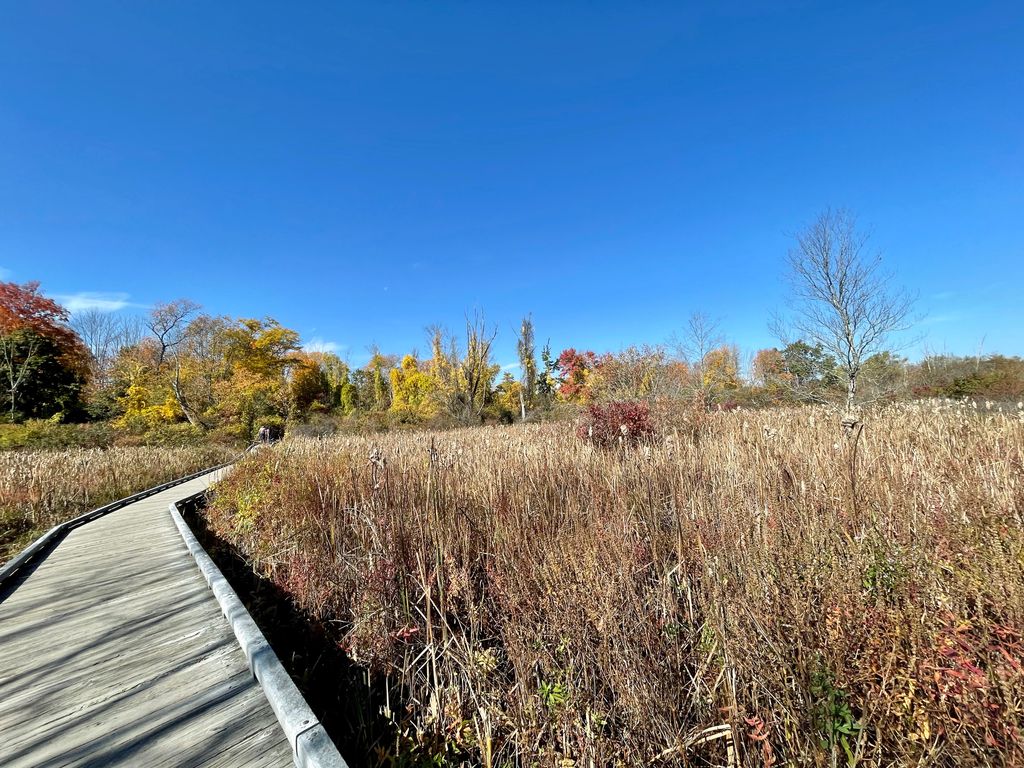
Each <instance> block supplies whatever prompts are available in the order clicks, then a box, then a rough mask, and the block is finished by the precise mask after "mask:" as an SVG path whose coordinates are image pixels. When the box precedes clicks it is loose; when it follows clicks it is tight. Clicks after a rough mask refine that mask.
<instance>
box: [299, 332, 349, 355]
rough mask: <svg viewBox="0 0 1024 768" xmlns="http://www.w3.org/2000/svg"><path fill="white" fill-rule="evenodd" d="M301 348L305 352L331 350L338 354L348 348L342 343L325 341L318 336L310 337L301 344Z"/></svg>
mask: <svg viewBox="0 0 1024 768" xmlns="http://www.w3.org/2000/svg"><path fill="white" fill-rule="evenodd" d="M302 348H303V349H304V350H306V351H307V352H333V353H334V354H338V353H339V352H343V351H344V350H346V349H348V347H346V346H345V345H344V344H339V343H338V342H336V341H327V340H326V339H321V338H320V337H319V336H314V337H313V338H312V339H310V340H309V341H307V342H306V343H305V344H303V345H302Z"/></svg>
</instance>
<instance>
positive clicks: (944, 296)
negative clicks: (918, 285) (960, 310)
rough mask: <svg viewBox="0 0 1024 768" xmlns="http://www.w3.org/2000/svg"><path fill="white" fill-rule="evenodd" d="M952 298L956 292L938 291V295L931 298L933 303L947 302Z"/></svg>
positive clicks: (934, 294) (935, 294)
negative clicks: (933, 300)
mask: <svg viewBox="0 0 1024 768" xmlns="http://www.w3.org/2000/svg"><path fill="white" fill-rule="evenodd" d="M954 296H956V291H939V292H938V293H933V294H932V298H933V299H935V301H947V300H948V299H952V298H953V297H954Z"/></svg>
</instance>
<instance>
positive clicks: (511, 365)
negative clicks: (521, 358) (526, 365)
mask: <svg viewBox="0 0 1024 768" xmlns="http://www.w3.org/2000/svg"><path fill="white" fill-rule="evenodd" d="M521 367H522V366H520V365H519V363H506V364H505V365H503V366H501V370H503V371H514V370H516V369H517V368H521Z"/></svg>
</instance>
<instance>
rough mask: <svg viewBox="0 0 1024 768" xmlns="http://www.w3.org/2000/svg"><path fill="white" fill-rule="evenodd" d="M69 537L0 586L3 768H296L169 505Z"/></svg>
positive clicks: (127, 511)
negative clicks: (15, 578) (22, 574)
mask: <svg viewBox="0 0 1024 768" xmlns="http://www.w3.org/2000/svg"><path fill="white" fill-rule="evenodd" d="M209 482H210V475H206V476H204V477H202V478H199V479H196V480H191V481H189V482H187V483H184V484H182V485H179V486H176V487H174V488H170V489H168V490H165V491H163V492H161V493H158V494H156V495H154V496H151V497H150V498H148V499H143V500H141V501H138V502H135V503H134V504H131V505H129V506H127V507H125V508H123V509H121V510H118V511H116V512H112V513H111V514H109V515H107V516H106V517H103V518H100V519H99V520H95V521H93V522H90V523H88V524H86V525H84V526H82V527H80V528H76V529H74V530H72V531H71V532H70V533H69V534H68V535H67V537H66V538H65V539H64V540H63V541H62V542H61V543H60V544H59V545H58V546H57V547H56V548H55V549H54V550H53V551H52V552H51V553H50V554H49V555H48V556H47V557H46V558H45V559H44V560H42V561H41V562H40V563H39V564H38V566H36V567H35V569H34V570H32V569H30V570H29V573H28V575H27V577H22V580H23V583H20V584H17V585H16V587H15V588H14V589H13V591H12V589H11V588H10V587H9V586H6V585H4V586H0V599H2V600H3V602H0V766H4V768H14V766H26V768H27V767H28V766H31V767H32V768H41V767H42V766H65V765H74V766H107V765H125V766H129V765H130V766H147V767H152V766H291V765H292V764H293V760H292V752H291V749H290V747H289V744H288V741H287V739H286V737H285V734H284V732H283V731H282V729H281V727H280V726H279V725H278V721H277V719H276V718H275V716H274V713H273V711H272V710H271V708H270V705H269V704H268V702H267V699H266V697H265V696H264V694H263V691H262V690H261V688H260V687H259V685H258V684H257V683H256V681H255V680H254V679H253V677H252V675H251V673H250V672H249V669H248V667H247V664H246V659H245V656H244V654H243V653H242V650H241V649H240V648H239V646H238V644H237V642H236V640H235V637H234V634H233V633H232V631H231V628H230V626H229V625H228V623H227V621H225V619H224V618H223V616H222V615H221V613H220V610H219V608H218V606H217V603H216V602H215V600H214V599H213V597H212V595H211V593H210V591H209V589H208V588H207V585H206V582H205V581H204V580H203V578H202V576H201V575H200V573H199V571H198V569H197V568H196V564H195V562H194V561H193V560H192V558H191V557H190V556H189V554H188V552H187V550H186V547H185V545H184V543H183V542H182V540H181V537H180V535H179V533H178V531H177V529H176V528H175V526H174V523H173V522H172V521H171V519H170V516H169V514H168V510H167V507H168V504H169V503H170V502H172V501H175V500H177V499H180V498H184V497H185V496H188V495H190V494H193V493H196V492H199V491H201V490H203V489H204V488H206V486H207V485H208V484H209Z"/></svg>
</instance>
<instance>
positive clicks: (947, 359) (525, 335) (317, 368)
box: [0, 283, 1024, 442]
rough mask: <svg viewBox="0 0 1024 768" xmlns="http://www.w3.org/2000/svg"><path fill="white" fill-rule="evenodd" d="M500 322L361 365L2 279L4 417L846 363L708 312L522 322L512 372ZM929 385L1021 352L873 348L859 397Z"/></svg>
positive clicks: (736, 396)
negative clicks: (580, 344) (573, 338)
mask: <svg viewBox="0 0 1024 768" xmlns="http://www.w3.org/2000/svg"><path fill="white" fill-rule="evenodd" d="M496 335H497V331H496V329H495V328H494V327H491V326H489V325H488V324H487V323H486V321H485V319H484V318H483V316H482V315H476V316H472V317H469V318H468V319H467V322H466V324H465V327H464V328H462V329H460V330H459V331H458V332H452V331H449V330H446V329H443V328H440V327H434V328H431V329H430V331H429V333H428V337H427V339H426V341H427V343H428V347H427V348H428V350H429V354H427V355H426V356H423V357H417V356H416V355H414V354H404V355H401V354H397V353H391V352H386V351H382V350H379V349H373V350H372V351H371V355H370V359H369V361H368V362H367V363H366V364H365V365H362V366H359V367H355V366H351V365H349V364H348V363H347V362H346V361H344V360H343V359H341V358H340V357H339V356H338V355H336V354H332V353H330V352H323V351H312V350H307V349H303V346H302V340H301V338H300V336H299V334H298V333H297V332H296V331H294V330H291V329H289V328H286V327H284V326H283V325H281V324H280V323H279V322H278V321H276V320H274V319H272V318H260V319H254V318H230V317H224V316H218V315H213V314H209V313H206V312H204V311H203V310H202V308H201V307H200V306H199V305H197V304H196V303H194V302H192V301H189V300H187V299H178V300H175V301H171V302H168V303H162V304H158V305H156V306H155V307H153V308H152V309H151V310H150V311H149V313H148V314H146V315H145V316H132V317H126V316H119V315H113V314H107V313H102V312H97V311H86V312H82V313H77V314H75V315H71V314H69V313H68V312H67V310H65V309H64V308H63V307H61V306H60V305H59V304H57V303H56V302H55V301H53V300H52V299H50V298H47V297H46V296H45V295H44V294H43V293H42V292H41V290H40V286H39V285H38V283H26V284H23V285H19V284H16V283H2V284H0V386H2V392H0V397H2V401H0V402H2V412H3V418H4V419H5V420H6V421H7V422H9V423H11V424H22V423H25V422H29V423H30V424H32V425H34V426H35V427H36V428H37V429H44V428H45V426H46V425H56V424H59V423H89V422H102V423H103V424H104V425H105V427H106V428H107V429H109V430H116V432H117V433H118V434H120V435H123V436H134V437H135V438H137V439H149V440H152V441H161V440H174V439H193V438H198V437H209V436H214V437H220V438H224V439H231V440H249V439H252V438H253V436H254V435H255V434H256V433H257V431H258V430H259V428H260V427H261V426H267V427H270V428H271V429H272V430H274V431H275V432H278V433H280V431H281V430H283V429H285V428H286V427H287V428H289V429H297V430H300V431H301V430H305V431H307V432H317V431H320V432H325V431H334V430H335V429H345V428H351V429H358V430H366V429H385V428H395V427H403V426H415V425H430V426H445V425H466V424H480V423H483V422H501V423H512V422H515V421H521V420H541V419H545V418H557V417H559V416H564V415H566V414H571V413H574V412H576V411H578V410H579V408H580V407H587V406H594V405H600V404H603V403H610V402H622V401H637V402H643V403H646V404H648V405H649V406H650V407H664V406H665V405H666V404H672V403H679V402H686V403H693V402H698V403H700V404H701V405H703V406H705V407H707V408H710V409H723V410H729V409H734V408H736V407H738V406H742V407H766V406H773V405H780V404H787V403H806V402H839V401H841V400H842V398H843V396H844V394H845V392H846V388H847V378H848V377H847V375H846V371H845V369H844V366H843V365H841V364H839V363H838V362H837V360H836V359H835V357H834V355H832V354H829V352H828V351H826V350H825V349H823V347H822V346H821V344H811V343H808V342H806V341H804V340H800V339H798V340H795V341H792V342H790V343H788V344H786V345H783V346H780V347H778V348H771V349H762V350H758V351H756V352H755V353H754V354H752V355H751V356H749V357H748V358H747V359H746V360H747V362H746V364H744V355H743V353H741V351H740V350H739V349H738V348H737V347H736V346H735V345H733V344H730V343H728V341H727V340H726V339H724V338H723V337H722V336H721V334H720V333H719V332H718V330H717V328H716V325H715V323H714V322H712V321H710V320H709V319H708V318H707V317H706V316H703V315H700V314H698V315H694V316H692V317H691V318H690V319H689V321H688V322H687V323H686V324H685V328H684V329H682V331H681V332H680V335H679V336H678V337H677V338H674V339H673V340H672V341H671V342H669V343H666V344H660V345H645V346H640V347H636V346H634V347H628V348H626V349H623V350H619V351H614V352H597V351H593V350H588V349H577V348H572V347H569V348H566V349H559V350H553V349H552V348H551V347H550V345H549V344H543V345H539V344H538V343H537V341H536V340H537V339H538V338H540V335H539V334H538V332H537V329H535V327H534V324H533V321H532V320H531V318H530V317H526V318H524V319H523V321H522V323H521V326H520V328H519V331H518V339H517V349H518V357H519V360H518V367H517V368H516V369H515V370H514V371H509V370H505V371H503V370H502V368H501V366H500V365H499V364H498V362H497V361H496V360H495V359H494V354H493V344H494V340H495V338H496ZM922 397H945V398H965V397H966V398H979V399H982V400H990V401H1018V400H1021V399H1024V360H1022V359H1021V358H1020V357H1007V356H1003V355H998V354H991V355H984V356H983V355H977V356H972V357H960V356H952V355H938V354H929V355H926V356H925V357H924V358H923V359H921V360H918V361H909V360H907V359H906V358H904V357H901V356H900V355H898V354H895V353H893V352H891V351H882V352H878V353H876V354H873V355H871V356H870V357H868V358H866V359H865V361H864V362H863V365H862V366H861V368H860V370H859V386H858V388H857V399H858V402H859V403H867V402H874V401H881V400H893V399H900V398H904V399H905V398H922ZM9 439H13V440H15V442H16V441H17V438H16V437H12V438H9Z"/></svg>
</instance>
